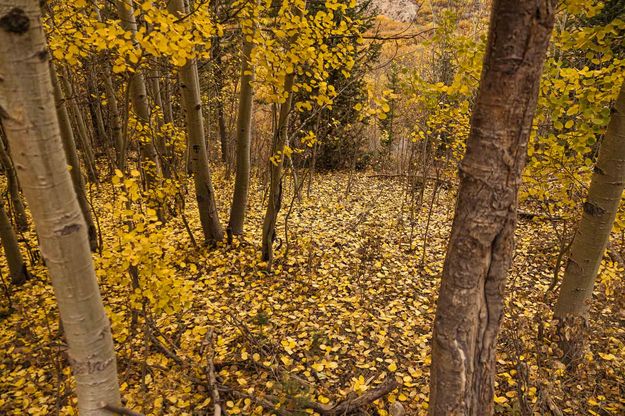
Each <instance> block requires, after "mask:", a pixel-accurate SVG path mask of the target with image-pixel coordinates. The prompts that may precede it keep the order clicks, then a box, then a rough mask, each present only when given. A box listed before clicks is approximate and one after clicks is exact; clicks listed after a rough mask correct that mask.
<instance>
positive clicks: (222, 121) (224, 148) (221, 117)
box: [211, 2, 251, 167]
mask: <svg viewBox="0 0 625 416" xmlns="http://www.w3.org/2000/svg"><path fill="white" fill-rule="evenodd" d="M217 5H218V3H217V2H215V7H217ZM244 38H245V36H244ZM212 46H213V48H212V50H211V55H212V58H213V61H214V65H213V68H214V76H215V93H216V95H217V97H218V99H217V101H216V103H215V107H216V110H217V128H218V130H219V141H220V144H221V161H222V162H223V163H224V164H225V165H226V167H228V166H229V164H230V146H229V143H228V130H227V128H226V117H225V114H224V102H223V91H222V90H223V83H224V82H223V76H224V75H223V72H222V64H221V55H222V53H223V52H222V49H221V39H220V38H219V36H215V37H213V45H212ZM243 48H244V50H243V59H244V60H245V59H247V58H249V56H248V55H246V51H245V44H244V45H243ZM250 54H251V48H250ZM242 65H245V63H243V64H242Z"/></svg>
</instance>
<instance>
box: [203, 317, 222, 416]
mask: <svg viewBox="0 0 625 416" xmlns="http://www.w3.org/2000/svg"><path fill="white" fill-rule="evenodd" d="M206 342H207V344H208V354H207V358H206V360H207V361H208V365H207V369H206V372H207V373H208V374H207V376H208V386H209V388H210V391H211V398H212V399H213V406H214V410H213V415H214V416H221V400H220V398H219V390H218V389H217V377H215V363H214V362H213V359H214V357H215V350H214V349H213V330H212V328H211V329H210V330H209V331H208V334H206Z"/></svg>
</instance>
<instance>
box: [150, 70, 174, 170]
mask: <svg viewBox="0 0 625 416" xmlns="http://www.w3.org/2000/svg"><path fill="white" fill-rule="evenodd" d="M160 78H161V73H160V71H159V70H158V69H154V70H153V71H152V99H153V100H154V104H156V105H157V106H158V108H159V114H158V117H157V123H158V127H159V133H158V136H157V138H156V149H157V153H158V157H159V159H160V162H161V168H162V170H163V176H164V177H165V178H169V177H171V166H170V161H169V154H168V149H167V145H166V142H165V136H163V135H162V134H161V133H160V130H161V129H160V128H161V127H162V126H163V123H164V122H165V121H164V118H165V116H164V112H163V98H162V94H161V80H160Z"/></svg>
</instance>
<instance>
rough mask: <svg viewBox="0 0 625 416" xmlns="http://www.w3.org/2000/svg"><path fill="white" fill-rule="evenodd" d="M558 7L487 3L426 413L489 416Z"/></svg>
mask: <svg viewBox="0 0 625 416" xmlns="http://www.w3.org/2000/svg"><path fill="white" fill-rule="evenodd" d="M555 6H556V2H555V0H539V1H535V0H495V1H494V2H493V4H492V9H491V20H490V31H489V37H488V43H487V50H486V55H485V57H484V63H483V67H482V77H481V81H480V87H479V90H478V95H477V99H476V103H475V107H474V110H473V116H472V120H471V130H470V133H469V138H468V141H467V150H466V154H465V156H464V158H463V160H462V162H461V165H460V187H459V189H458V199H457V203H456V212H455V217H454V221H453V225H452V230H451V236H450V238H449V245H448V249H447V255H446V258H445V264H444V268H443V276H442V282H441V289H440V294H439V297H438V305H437V308H436V318H435V321H434V331H433V336H432V365H431V380H430V403H429V409H430V410H429V412H430V414H431V415H435V416H450V415H471V416H485V415H490V414H492V413H493V406H494V403H493V396H494V382H495V374H496V372H495V363H496V361H495V350H496V345H497V334H498V332H499V326H500V323H501V319H502V316H503V300H504V293H503V292H504V288H505V283H506V274H507V271H508V267H509V266H510V263H511V259H512V251H513V246H514V229H515V226H516V218H517V212H516V211H517V194H518V189H519V184H520V181H521V172H522V170H523V167H524V165H525V159H526V152H527V142H528V139H529V136H530V131H531V128H532V120H533V117H534V111H535V108H536V102H537V97H538V87H539V83H540V77H541V73H542V68H543V63H544V60H545V56H546V51H547V46H548V43H549V38H550V36H551V30H552V27H553V23H554V14H555Z"/></svg>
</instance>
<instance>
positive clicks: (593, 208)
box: [584, 202, 605, 217]
mask: <svg viewBox="0 0 625 416" xmlns="http://www.w3.org/2000/svg"><path fill="white" fill-rule="evenodd" d="M584 212H585V213H586V214H588V215H590V216H592V217H596V216H598V215H603V214H605V209H603V208H601V207H600V206H599V205H596V204H593V203H592V202H584Z"/></svg>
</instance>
